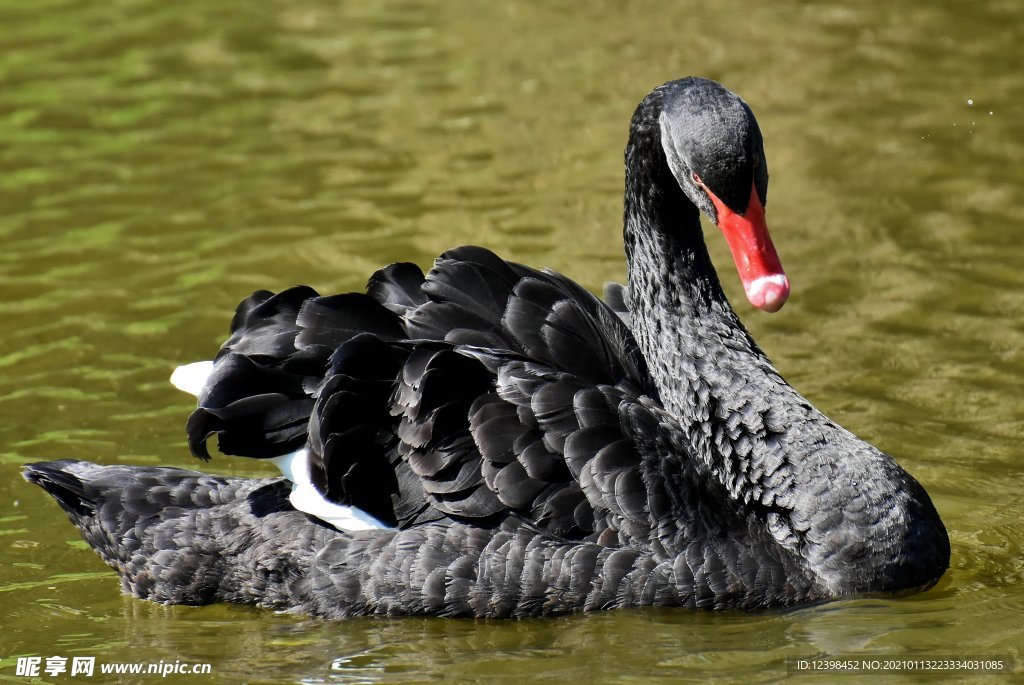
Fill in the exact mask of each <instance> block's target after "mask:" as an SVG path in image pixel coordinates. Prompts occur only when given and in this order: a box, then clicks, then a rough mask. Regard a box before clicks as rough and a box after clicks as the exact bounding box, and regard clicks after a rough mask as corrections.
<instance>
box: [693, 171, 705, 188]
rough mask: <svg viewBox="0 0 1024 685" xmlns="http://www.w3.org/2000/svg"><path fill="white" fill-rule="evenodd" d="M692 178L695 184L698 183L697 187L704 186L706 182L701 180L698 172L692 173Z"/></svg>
mask: <svg viewBox="0 0 1024 685" xmlns="http://www.w3.org/2000/svg"><path fill="white" fill-rule="evenodd" d="M690 178H692V179H693V182H694V183H696V184H697V185H699V186H702V185H704V181H702V180H700V174H698V173H697V172H696V171H691V172H690Z"/></svg>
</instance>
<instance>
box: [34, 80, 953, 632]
mask: <svg viewBox="0 0 1024 685" xmlns="http://www.w3.org/2000/svg"><path fill="white" fill-rule="evenodd" d="M625 168H626V183H625V203H624V229H623V230H624V242H625V251H626V260H627V265H628V281H627V283H626V284H625V285H611V286H610V287H608V288H607V290H606V293H605V299H604V300H601V299H599V298H597V297H596V296H594V295H592V294H591V293H590V292H588V291H587V290H585V289H584V288H582V287H581V286H579V285H577V284H576V283H575V282H573V281H572V280H570V279H569V278H567V277H565V276H563V275H560V274H558V273H554V272H552V271H548V270H537V269H533V268H530V267H527V266H523V265H521V264H517V263H513V262H510V261H506V260H503V259H501V258H499V257H498V256H496V255H495V254H494V253H492V252H490V251H488V250H486V249H484V248H481V247H472V246H470V247H459V248H455V249H452V250H449V251H447V252H445V253H444V254H442V255H441V256H440V257H439V258H438V259H437V260H436V262H435V264H434V266H433V268H432V269H431V270H429V272H428V273H426V274H424V273H423V272H422V271H421V270H420V269H419V268H418V267H416V266H415V265H413V264H408V263H399V264H392V265H390V266H387V267H385V268H383V269H381V270H379V271H377V272H376V273H375V274H373V276H372V277H371V278H370V280H369V283H368V285H367V288H366V292H364V293H348V294H342V295H334V296H320V295H319V293H317V292H316V291H314V290H313V289H311V288H308V287H304V286H299V287H295V288H291V289H288V290H285V291H282V292H280V293H276V294H274V293H270V292H267V291H260V292H256V293H254V294H253V295H252V296H250V297H249V298H247V299H246V300H244V301H243V302H242V303H241V304H240V305H239V307H238V309H237V311H236V313H235V315H234V319H233V321H232V323H231V332H230V337H229V338H228V339H227V341H226V342H225V343H224V344H223V346H222V347H221V349H220V351H219V352H218V354H217V356H216V359H215V360H214V361H213V362H200V363H198V364H193V365H188V366H185V367H181V368H179V369H178V370H177V371H176V372H175V374H174V376H173V382H174V383H175V384H176V385H178V386H179V387H181V388H183V389H185V390H189V391H191V392H192V393H194V394H196V395H197V396H198V405H197V408H196V409H195V411H194V412H193V413H192V415H191V416H190V417H189V420H188V424H187V427H186V431H187V434H188V441H189V445H190V448H191V450H192V452H193V453H194V454H195V455H196V456H197V457H199V458H201V459H204V460H207V459H209V458H210V455H209V451H208V448H207V445H206V443H207V440H208V439H209V438H210V437H212V436H214V435H216V436H217V437H218V442H219V449H220V451H221V452H222V453H225V454H229V455H240V456H246V457H251V458H257V459H269V460H271V461H273V462H274V463H275V464H276V465H278V466H279V467H280V469H281V471H282V473H283V474H284V475H283V477H277V478H240V477H225V476H216V475H209V474H206V473H200V472H196V471H190V470H182V469H177V468H159V467H138V466H99V465H95V464H90V463H87V462H82V461H75V460H61V461H55V462H49V463H37V464H30V465H28V466H26V467H25V471H24V474H25V477H26V479H27V480H29V481H30V482H32V483H35V484H37V485H39V486H41V487H42V488H43V489H44V490H45V491H46V492H48V493H49V494H50V495H52V496H53V497H54V498H55V499H56V500H57V502H58V503H59V504H60V506H61V507H62V508H63V509H64V510H65V511H66V512H67V514H68V516H69V517H70V519H71V521H72V523H73V524H74V525H75V526H76V527H77V528H78V529H79V531H80V532H81V534H82V536H83V537H84V538H85V540H86V541H87V542H88V543H89V544H90V545H91V546H92V547H93V548H94V549H95V550H96V552H97V553H98V554H99V555H100V556H101V557H102V558H103V560H104V561H105V562H107V564H109V565H110V566H111V567H113V568H114V569H115V570H116V571H117V573H118V574H119V575H120V578H121V583H122V587H123V590H124V591H125V592H126V593H128V594H131V595H134V596H136V597H140V598H144V599H148V600H152V601H156V602H162V603H173V604H190V605H200V604H208V603H213V602H236V603H244V604H251V605H257V606H260V607H267V608H271V609H276V610H283V611H291V612H296V613H302V614H307V615H312V616H319V617H324V618H342V617H348V616H358V615H370V614H376V615H410V614H419V615H438V616H476V617H525V616H537V615H550V614H558V613H565V612H573V611H581V610H596V609H609V608H615V607H626V606H637V605H660V606H685V607H699V608H709V609H747V610H753V609H762V608H770V607H784V606H792V605H796V604H800V603H811V602H821V601H825V600H830V599H834V598H838V597H847V596H854V595H864V594H873V593H903V592H909V591H913V590H920V589H924V588H927V587H929V586H931V585H932V584H934V583H935V582H936V581H937V579H938V578H939V577H940V576H941V575H942V574H943V572H944V571H945V569H946V568H947V567H948V565H949V553H950V550H949V540H948V537H947V534H946V530H945V528H944V526H943V524H942V521H941V520H940V518H939V515H938V513H937V512H936V510H935V507H934V506H933V505H932V502H931V500H930V499H929V497H928V494H927V493H926V492H925V490H924V489H923V488H922V487H921V485H919V484H918V482H917V481H916V480H914V478H912V477H911V476H910V475H909V474H908V473H907V472H906V471H904V470H903V469H902V468H901V467H900V466H898V465H897V463H896V462H895V461H894V460H893V459H892V458H891V457H890V456H889V455H887V454H885V453H883V452H881V451H880V450H878V449H876V448H875V447H873V446H871V445H869V444H867V443H866V442H864V441H862V440H860V439H858V438H857V437H856V436H854V435H853V434H852V433H850V432H848V431H846V430H845V429H843V428H842V427H840V426H838V425H837V424H835V423H834V422H832V421H831V420H830V419H828V418H827V417H826V416H825V415H823V414H822V413H821V412H820V411H818V410H817V409H815V408H814V407H813V406H812V405H811V404H810V402H808V401H807V400H806V399H805V398H804V397H802V396H801V395H800V394H799V393H797V392H796V390H794V389H793V388H792V387H791V386H790V385H789V384H787V383H786V382H785V380H783V378H782V377H781V376H780V375H779V373H778V371H777V370H776V369H775V367H774V366H773V365H772V363H771V362H770V361H769V360H768V358H767V357H766V356H765V354H764V353H763V352H762V351H761V349H760V348H759V347H758V346H757V344H756V343H755V342H754V340H753V339H752V338H751V336H750V334H749V333H748V332H747V330H746V329H745V328H744V326H743V324H742V323H741V322H740V320H739V318H738V316H737V315H736V313H735V311H734V310H733V309H732V307H731V306H730V304H729V302H728V301H727V300H726V297H725V295H724V293H723V291H722V289H721V286H720V283H719V280H718V277H717V275H716V273H715V270H714V268H713V266H712V264H711V261H710V258H709V256H708V252H707V249H706V247H705V243H704V239H703V233H702V230H701V225H700V214H701V213H703V214H704V215H705V216H707V217H708V218H709V219H710V221H711V222H712V223H713V224H715V225H716V226H717V227H718V228H719V229H720V230H721V232H722V233H723V235H724V238H725V239H726V241H727V242H728V245H729V247H730V249H731V251H732V255H733V258H734V261H735V265H736V268H737V271H738V274H739V277H740V279H741V281H742V283H743V287H744V292H745V294H746V296H747V299H748V300H749V301H750V303H751V304H752V305H754V306H755V307H758V308H760V309H763V310H766V311H776V310H778V309H779V308H780V307H781V306H782V305H783V303H784V302H785V301H786V298H787V297H788V295H789V289H790V284H789V280H788V278H787V277H786V275H785V272H784V271H783V269H782V265H781V262H780V260H779V257H778V254H777V253H776V250H775V248H774V246H773V244H772V242H771V238H770V237H769V234H768V231H767V226H766V223H765V215H764V206H765V203H766V196H767V186H768V170H767V164H766V160H765V156H764V150H763V144H762V138H761V132H760V129H759V128H758V124H757V121H756V120H755V118H754V115H753V113H752V112H751V110H750V108H749V107H748V106H747V104H746V103H745V102H744V101H743V100H741V99H740V98H739V97H738V96H737V95H735V94H734V93H732V92H731V91H729V90H728V89H726V88H725V87H723V86H722V85H720V84H718V83H716V82H714V81H710V80H706V79H702V78H694V77H690V78H684V79H681V80H676V81H672V82H669V83H666V84H664V85H662V86H660V87H658V88H656V89H654V90H653V91H652V92H651V93H649V94H648V95H647V96H646V97H645V98H644V99H643V101H642V102H640V104H639V105H638V107H637V108H636V110H635V113H634V115H633V117H632V120H631V124H630V130H629V141H628V144H627V147H626V151H625Z"/></svg>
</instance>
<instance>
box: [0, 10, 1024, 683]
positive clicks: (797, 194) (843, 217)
mask: <svg viewBox="0 0 1024 685" xmlns="http://www.w3.org/2000/svg"><path fill="white" fill-rule="evenodd" d="M667 5H668V3H654V2H649V3H644V2H638V3H621V2H617V1H616V2H611V1H609V2H590V3H586V4H585V5H584V4H581V3H575V2H545V3H539V2H526V1H522V2H516V1H511V0H506V1H505V2H501V3H470V2H466V3H455V2H453V3H431V2H417V1H413V0H409V1H405V2H378V3H372V4H371V3H361V2H336V1H333V0H331V1H328V0H314V1H310V2H302V3H298V2H286V1H284V0H269V1H267V2H261V3H232V2H224V1H223V0H203V1H201V2H200V1H198V0H195V1H183V2H174V3H166V2H156V1H154V0H130V1H110V2H67V1H65V0H44V1H41V2H18V1H16V0H0V245H2V250H0V327H2V328H0V416H2V417H3V420H2V421H0V548H2V549H3V559H4V563H3V565H2V566H0V616H2V619H0V620H2V624H0V625H2V626H3V629H2V630H0V682H28V679H27V678H23V677H19V676H16V675H15V666H14V659H13V657H15V656H17V655H37V656H42V657H44V658H45V657H47V656H65V657H73V656H95V657H97V660H98V661H122V662H127V661H139V662H142V661H146V662H149V661H159V660H164V661H171V662H173V661H174V660H176V659H178V660H181V661H187V662H208V663H210V664H211V665H212V669H213V673H214V676H213V677H210V676H205V677H203V676H195V677H191V678H180V677H179V681H180V682H186V681H187V682H215V681H216V682H237V681H242V680H247V681H249V682H268V683H270V682H273V683H292V682H303V683H320V682H327V683H331V682H338V683H377V682H387V683H392V682H403V683H404V682H429V681H436V680H440V679H442V678H444V679H445V682H453V683H460V682H483V681H486V682H488V683H501V682H508V683H520V682H524V681H528V680H529V679H530V678H539V677H545V678H546V679H547V681H548V682H555V683H557V682H584V681H588V682H594V683H597V682H609V683H651V682H665V683H671V682H704V681H705V680H707V679H709V678H721V679H722V680H723V681H731V682H737V683H749V682H774V681H778V680H782V679H785V678H786V677H787V670H786V658H787V657H796V656H809V655H849V654H862V655H873V656H877V655H892V656H910V655H965V656H980V655H988V654H993V655H994V654H998V655H1010V656H1014V657H1016V658H1017V659H1018V661H1020V660H1021V659H1022V658H1024V657H1021V645H1022V637H1021V636H1022V634H1024V586H1022V581H1024V560H1022V556H1021V546H1022V542H1024V531H1022V527H1024V523H1022V521H1024V501H1022V500H1024V496H1022V494H1021V485H1020V484H1021V482H1022V477H1024V466H1022V461H1021V458H1020V454H1021V448H1020V444H1021V440H1022V438H1024V412H1022V409H1021V407H1022V404H1021V401H1020V398H1021V379H1022V378H1024V355H1022V352H1021V348H1022V346H1024V323H1022V322H1024V289H1022V287H1021V273H1022V272H1024V248H1022V246H1021V239H1022V238H1021V235H1022V233H1021V226H1022V224H1024V191H1022V188H1024V165H1022V164H1021V161H1020V160H1022V159H1024V115H1022V114H1024V112H1022V109H1024V108H1022V100H1021V97H1022V96H1021V94H1022V93H1024V65H1022V62H1024V59H1022V57H1024V52H1022V50H1021V47H1020V45H1021V42H1022V40H1024V29H1021V26H1022V24H1021V21H1020V7H1019V4H1018V3H1017V2H1015V1H1005V2H973V3H967V2H960V1H958V0H946V1H944V2H931V3H910V2H898V1H893V0H887V1H885V2H882V1H881V0H868V1H865V2H859V3H828V2H798V1H796V0H783V1H780V2H773V3H748V2H741V1H740V0H724V1H718V0H716V2H679V3H672V5H671V7H669V6H667ZM687 74H700V75H704V76H709V77H711V78H715V79H718V80H721V81H723V82H724V83H725V84H726V85H728V86H729V87H731V88H733V89H734V90H736V91H737V92H739V93H740V94H741V95H742V96H743V97H744V98H745V99H746V100H747V101H748V102H749V103H750V104H751V106H752V107H753V108H754V111H755V112H756V113H757V115H758V118H759V121H760V123H761V128H762V130H763V132H764V134H765V139H766V152H767V155H768V161H769V166H770V169H771V173H772V184H771V190H770V202H769V206H768V219H769V225H770V226H771V227H772V231H773V237H774V239H775V244H776V246H777V247H778V249H779V252H780V254H781V256H782V259H783V263H784V264H785V265H786V267H787V270H788V272H789V274H790V276H791V279H792V283H793V295H792V297H791V298H790V301H789V303H788V304H787V305H786V307H785V308H784V309H783V310H782V312H780V313H779V314H777V315H773V316H769V315H765V314H763V313H760V312H755V311H753V310H752V309H751V308H750V307H749V306H748V305H746V303H744V302H743V298H742V293H741V290H740V288H739V284H738V281H737V279H736V278H735V277H734V273H733V271H732V267H731V265H730V264H729V261H728V257H727V250H726V248H725V246H724V244H723V241H721V240H719V239H718V237H717V236H715V235H711V236H710V241H709V242H710V243H711V249H712V252H713V256H714V258H715V260H716V263H717V264H719V265H720V267H721V271H722V274H723V280H724V281H725V286H726V288H727V289H728V292H729V293H730V296H731V297H732V299H733V301H734V302H737V303H738V306H739V310H740V313H741V316H743V318H744V320H745V321H746V322H747V324H748V326H749V327H750V329H751V331H752V332H753V334H754V335H755V337H756V338H757V339H758V341H759V342H760V343H761V345H762V346H763V347H764V348H765V349H766V351H767V352H768V353H769V354H770V355H771V356H772V358H773V359H774V360H775V362H776V364H777V366H778V367H779V368H780V370H781V371H782V372H783V374H784V375H785V376H786V377H787V378H788V379H789V380H790V381H791V382H792V383H793V384H794V385H795V386H796V387H797V388H798V389H799V390H801V391H802V392H803V393H804V394H806V395H807V396H808V397H809V398H811V400H812V401H814V402H815V403H816V404H817V405H818V406H819V407H820V408H822V409H823V410H825V411H826V412H827V413H829V414H830V415H831V416H833V417H834V418H835V419H836V420H838V421H839V422H840V423H842V424H843V425H845V426H847V427H848V428H850V429H851V430H853V431H854V432H856V433H858V434H859V435H861V436H862V437H864V438H866V439H868V440H870V441H872V442H874V443H875V444H877V445H879V446H880V447H882V448H883V449H885V450H886V451H888V452H890V453H892V454H894V455H895V456H896V457H897V459H898V460H899V461H900V463H901V464H902V465H903V466H904V467H906V468H907V469H908V470H909V471H910V472H911V473H913V474H914V475H915V476H916V477H917V478H918V479H919V480H920V481H921V482H922V483H923V484H924V485H925V487H926V488H927V489H928V491H929V493H930V494H931V496H932V498H933V500H934V501H935V503H936V506H937V507H938V509H939V511H940V513H941V514H942V517H943V519H944V521H945V522H946V525H947V527H948V529H949V532H950V537H951V540H952V547H953V558H952V567H951V569H950V570H949V572H948V573H947V574H946V576H945V577H944V578H943V579H942V580H941V581H940V582H939V584H938V585H937V586H936V587H935V588H933V589H932V590H930V591H929V592H926V593H923V594H920V595H916V596H913V597H909V598H902V599H863V600H856V601H847V602H840V603H834V604H828V605H823V606H817V607H811V608H806V609H801V610H798V611H792V612H786V613H773V614H767V615H764V614H761V615H757V614H755V615H747V614H720V615H716V614H708V613H692V612H688V611H684V610H679V611H653V610H650V611H624V612H613V613H606V614H596V615H589V616H576V617H566V618H561V619H556V620H548V621H523V622H475V621H448V620H420V619H416V620H354V621H348V622H341V623H326V622H321V621H313V620H306V619H302V618H297V617H291V616H283V615H276V614H274V613H271V612H267V611H257V610H252V609H249V608H245V607H225V606H213V607H204V608H188V607H170V608H168V607H161V606H156V605H152V604H148V603H144V602H139V601H136V600H132V599H128V598H125V597H122V596H121V595H120V593H119V586H118V583H117V581H116V579H115V576H114V574H113V573H112V572H110V571H109V570H108V569H107V568H106V566H104V565H103V564H102V563H101V562H100V561H99V560H98V559H97V558H96V557H95V556H94V555H93V554H92V553H91V552H90V551H89V550H88V549H87V548H86V547H85V545H84V543H82V542H81V541H80V540H79V538H78V536H77V533H76V532H75V531H74V529H73V528H72V527H71V526H70V525H68V524H67V521H66V519H65V518H64V516H63V514H62V513H61V512H60V510H59V509H58V508H57V506H56V505H55V504H54V503H53V502H52V501H50V500H49V499H48V498H47V497H46V496H45V495H44V494H43V493H42V492H41V491H39V490H37V489H35V488H33V487H31V486H29V485H27V484H25V483H24V482H23V481H22V480H21V479H20V477H19V475H18V470H19V465H20V464H22V463H24V462H26V461H29V460H36V459H46V458H60V457H68V456H71V457H79V458H88V459H92V460H95V461H99V462H101V463H138V464H169V465H176V466H192V467H194V466H196V464H194V463H193V462H192V461H191V459H190V457H189V456H188V454H187V450H186V449H185V447H184V421H185V418H186V416H187V415H188V412H189V410H190V403H189V402H188V398H187V397H186V396H185V395H183V394H181V393H179V392H177V391H175V390H174V389H173V388H171V387H170V386H169V384H168V383H167V377H168V375H169V373H170V371H171V369H172V368H173V367H174V366H175V365H176V364H178V363H181V362H187V361H193V360H198V359H206V358H209V357H210V355H211V354H212V353H213V352H214V351H215V350H216V347H217V345H218V343H219V341H220V340H221V339H222V338H223V336H224V334H225V333H226V330H227V326H228V323H229V320H230V314H231V311H232V309H233V307H234V305H235V304H236V303H237V301H238V300H239V299H241V298H242V297H244V296H245V295H247V294H248V293H249V292H250V291H252V290H254V289H257V288H269V289H281V288H284V287H287V286H290V285H293V284H295V283H299V282H302V283H308V284H310V285H313V286H314V287H317V288H318V289H321V290H323V291H344V290H349V289H354V288H358V287H360V286H361V285H362V284H363V283H364V282H365V279H366V277H367V276H368V275H369V274H370V273H371V271H372V270H373V269H374V268H375V267H377V266H379V265H381V264H384V263H387V262H389V261H394V260H398V259H404V260H413V261H417V262H419V263H420V264H421V265H424V266H425V265H427V264H429V261H430V259H431V257H432V256H433V255H435V254H437V253H439V252H440V251H442V250H443V249H445V248H447V247H450V246H453V245H457V244H463V243H467V242H473V243H480V244H484V245H487V246H489V247H491V248H494V249H496V250H497V251H499V252H500V253H502V254H503V255H504V256H506V257H509V258H512V259H515V260H518V261H523V262H526V263H529V264H534V265H543V266H549V267H552V268H555V269H558V270H560V271H563V272H565V273H567V274H569V275H571V276H573V277H574V278H576V279H577V280H579V281H580V282H582V283H583V284H585V285H587V286H588V287H591V288H598V287H600V285H601V284H602V283H603V282H604V281H605V280H612V279H619V280H621V279H622V277H623V275H624V266H623V260H622V247H621V235H620V231H621V222H620V213H621V185H622V157H621V154H622V147H623V145H624V143H625V135H626V126H627V122H628V119H629V116H630V114H631V112H632V109H633V107H634V106H635V104H636V102H637V101H638V100H639V99H640V98H641V97H642V96H643V95H644V94H645V93H646V92H647V91H648V90H649V89H650V88H651V87H653V86H655V85H657V84H659V83H662V82H664V81H666V80H669V79H672V78H676V77H679V76H684V75H687ZM968 100H972V101H973V104H968ZM207 468H210V469H212V470H216V471H220V472H227V473H235V474H253V475H255V474H262V473H267V472H268V471H266V470H264V469H263V468H262V467H261V466H260V465H259V464H254V463H251V462H248V461H244V460H237V461H232V460H227V459H216V460H214V462H212V463H211V464H210V465H209V466H208V467H207ZM1018 668H1024V663H1021V664H1018ZM795 677H796V678H797V679H798V680H799V679H806V678H808V677H807V676H795ZM45 679H47V678H44V680H45ZM861 679H863V680H871V681H881V682H897V681H900V680H903V678H899V677H895V676H892V677H881V678H879V677H877V676H876V677H872V678H870V679H868V678H867V677H864V678H861ZM50 680H53V681H55V682H74V681H76V680H83V678H80V677H79V678H71V677H69V676H67V675H64V676H59V677H57V678H51V679H50ZM99 680H100V677H99V676H97V677H95V678H93V681H94V682H95V681H99ZM155 680H160V679H159V678H156V679H155ZM155 680H154V679H153V678H150V679H148V680H147V679H145V678H142V679H136V680H132V679H131V678H130V677H129V678H125V679H123V682H154V681H155ZM166 680H167V681H168V682H171V681H175V679H174V678H169V679H166ZM811 680H812V681H821V682H824V681H823V680H821V679H815V678H811ZM854 680H857V679H856V678H847V679H846V682H852V681H854ZM923 680H925V681H926V682H937V680H936V679H934V678H924V679H923ZM966 680H967V682H973V681H976V682H993V681H994V680H996V679H994V678H992V677H984V676H974V677H972V678H968V679H966Z"/></svg>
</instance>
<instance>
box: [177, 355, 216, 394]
mask: <svg viewBox="0 0 1024 685" xmlns="http://www.w3.org/2000/svg"><path fill="white" fill-rule="evenodd" d="M211 373H213V362H195V363H194V364H185V365H183V366H179V367H178V368H176V369H175V370H174V373H172V374H171V385H173V386H174V387H176V388H177V389H178V390H184V391H185V392H187V393H188V394H190V395H195V396H196V397H199V393H201V392H202V391H203V387H205V386H206V379H208V378H209V377H210V374H211Z"/></svg>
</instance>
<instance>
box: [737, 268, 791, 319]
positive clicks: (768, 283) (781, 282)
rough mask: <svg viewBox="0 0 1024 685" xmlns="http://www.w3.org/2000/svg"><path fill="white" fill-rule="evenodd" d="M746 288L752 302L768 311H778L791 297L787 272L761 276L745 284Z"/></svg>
mask: <svg viewBox="0 0 1024 685" xmlns="http://www.w3.org/2000/svg"><path fill="white" fill-rule="evenodd" d="M744 290H745V291H746V294H747V299H748V300H750V304H752V305H754V306H755V307H757V308H758V309H761V310H764V311H766V312H777V311H779V310H780V309H782V305H784V304H786V300H787V299H788V298H789V279H788V278H787V277H786V274H771V275H768V276H761V277H760V278H757V279H755V280H753V281H751V282H750V283H747V284H744Z"/></svg>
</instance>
